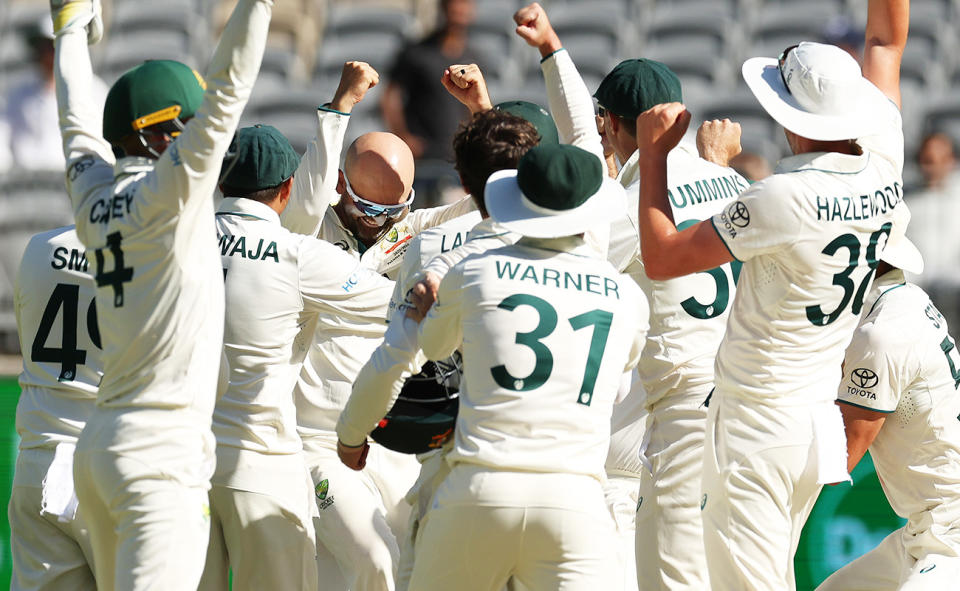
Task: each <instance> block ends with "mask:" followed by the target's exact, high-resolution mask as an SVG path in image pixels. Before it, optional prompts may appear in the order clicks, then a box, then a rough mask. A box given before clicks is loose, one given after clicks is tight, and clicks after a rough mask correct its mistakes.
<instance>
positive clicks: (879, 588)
mask: <svg viewBox="0 0 960 591" xmlns="http://www.w3.org/2000/svg"><path fill="white" fill-rule="evenodd" d="M954 525H955V524H954ZM908 535H909V534H907V533H906V530H905V529H904V528H900V529H898V530H896V531H895V532H893V533H892V534H890V535H889V536H887V537H886V538H884V539H883V541H882V542H880V544H879V545H878V546H877V547H876V548H874V549H873V550H871V551H870V552H867V553H866V554H864V555H863V556H861V557H860V558H857V559H856V560H854V561H853V562H851V563H850V564H848V565H846V566H844V567H843V568H841V569H840V570H838V571H837V572H835V573H833V574H832V575H830V576H829V577H828V578H827V580H826V581H824V582H823V583H821V584H820V586H819V587H817V591H947V590H948V589H957V588H960V556H956V555H954V556H945V555H943V554H932V553H923V554H921V555H920V556H919V557H915V556H913V555H911V553H910V552H909V551H908V550H907V548H906V547H905V546H904V537H905V536H908Z"/></svg>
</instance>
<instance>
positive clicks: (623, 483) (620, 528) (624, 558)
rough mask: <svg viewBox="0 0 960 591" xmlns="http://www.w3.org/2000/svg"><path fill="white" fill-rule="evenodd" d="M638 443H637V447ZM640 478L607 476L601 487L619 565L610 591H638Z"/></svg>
mask: <svg viewBox="0 0 960 591" xmlns="http://www.w3.org/2000/svg"><path fill="white" fill-rule="evenodd" d="M639 443H640V442H637V445H638V446H639ZM640 483H641V480H640V476H639V475H633V476H631V475H627V474H624V473H617V474H610V473H609V472H608V473H607V481H606V483H604V485H603V496H604V498H605V500H606V503H607V507H608V508H609V509H610V513H611V514H612V515H613V522H614V526H615V527H616V556H617V560H618V561H619V566H617V572H618V573H620V575H621V576H620V577H619V578H620V579H621V580H620V583H619V584H617V586H616V587H613V588H611V590H610V591H618V590H620V591H637V566H636V560H635V559H634V554H635V553H636V537H637V532H636V521H637V502H638V501H639V500H640Z"/></svg>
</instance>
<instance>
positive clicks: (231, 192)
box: [221, 181, 287, 203]
mask: <svg viewBox="0 0 960 591" xmlns="http://www.w3.org/2000/svg"><path fill="white" fill-rule="evenodd" d="M285 182H287V181H283V183H285ZM283 183H280V184H279V185H276V186H273V187H267V188H265V189H260V190H259V191H254V192H253V193H243V192H242V191H240V190H238V189H234V188H232V187H229V186H227V185H223V186H222V187H221V190H222V191H223V196H224V197H242V198H243V199H253V200H254V201H259V202H260V203H270V202H271V201H273V200H274V199H276V198H277V195H279V194H280V187H282V186H283Z"/></svg>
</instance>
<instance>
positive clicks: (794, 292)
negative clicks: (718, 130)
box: [712, 103, 903, 405]
mask: <svg viewBox="0 0 960 591" xmlns="http://www.w3.org/2000/svg"><path fill="white" fill-rule="evenodd" d="M887 105H888V107H887V110H886V112H885V113H883V118H882V119H880V120H878V121H877V128H878V134H877V135H875V136H870V137H865V138H861V139H859V140H858V144H859V145H860V146H861V147H862V148H863V155H861V156H852V155H845V154H839V153H822V152H821V153H809V154H799V155H796V156H792V157H790V158H786V159H784V160H782V161H781V162H780V163H779V164H778V165H777V174H775V175H774V176H772V177H769V178H767V179H765V180H762V181H760V182H758V183H756V184H754V185H752V186H751V187H750V188H749V189H747V191H745V192H744V193H743V195H741V196H740V198H739V199H738V200H737V201H734V202H733V203H731V204H730V205H728V206H727V207H726V208H725V209H724V211H723V212H721V213H719V214H717V215H715V216H714V217H713V218H712V221H713V225H714V228H715V229H716V231H717V233H718V234H719V236H720V238H721V239H722V240H723V242H724V243H725V244H726V246H727V247H728V248H729V249H730V252H731V253H732V254H733V256H734V257H736V259H737V260H740V261H743V263H744V264H743V271H742V273H741V275H740V281H739V284H738V286H737V292H738V293H737V297H736V299H735V300H734V302H733V310H732V311H731V313H730V319H729V322H728V324H727V332H726V336H725V337H724V340H723V343H722V344H721V345H720V351H719V353H718V354H717V364H716V379H717V391H718V392H723V393H724V394H733V395H736V396H740V397H743V398H745V399H747V400H751V401H758V402H767V403H772V402H774V401H776V403H777V404H779V405H784V404H787V405H791V404H810V403H815V402H827V401H830V400H832V399H833V395H832V392H833V391H834V389H835V387H836V386H837V385H838V384H839V382H840V365H839V361H840V359H842V357H843V351H844V349H845V348H846V346H847V344H848V343H849V342H850V336H851V334H852V333H853V329H854V328H855V327H856V325H857V321H858V319H859V317H860V314H861V312H862V310H863V302H864V299H865V297H866V295H867V292H868V288H869V286H870V281H871V279H872V277H873V270H874V269H875V268H876V264H877V260H878V258H879V256H880V253H881V251H882V248H883V246H884V245H885V244H886V239H887V236H888V235H889V233H890V227H891V223H890V220H891V219H892V216H893V208H894V207H895V206H896V205H897V203H899V202H900V200H901V198H902V196H903V181H902V180H901V172H902V170H903V129H902V123H901V119H900V112H899V111H898V110H897V108H896V106H895V105H894V104H893V103H887Z"/></svg>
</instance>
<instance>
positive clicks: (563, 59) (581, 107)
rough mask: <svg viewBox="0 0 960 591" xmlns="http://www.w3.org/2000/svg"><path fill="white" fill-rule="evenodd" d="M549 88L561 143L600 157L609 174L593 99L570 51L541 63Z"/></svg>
mask: <svg viewBox="0 0 960 591" xmlns="http://www.w3.org/2000/svg"><path fill="white" fill-rule="evenodd" d="M540 69H541V70H543V79H544V82H545V83H546V85H547V101H548V102H549V105H550V114H551V115H552V116H553V120H554V122H555V123H556V124H557V132H559V134H560V143H562V144H572V145H574V146H577V147H578V148H582V149H584V150H586V151H588V152H590V153H591V154H594V155H596V156H597V157H598V158H599V159H600V161H601V164H602V165H603V167H604V170H606V161H605V160H604V158H603V145H602V144H601V143H600V134H599V133H598V132H597V121H596V119H595V117H594V114H593V97H592V96H591V95H590V90H589V89H587V85H586V84H585V83H584V82H583V78H581V77H580V72H579V71H577V67H576V66H575V65H574V63H573V59H571V57H570V53H569V52H567V50H566V49H558V50H557V51H555V52H554V53H553V54H552V55H550V56H547V57H546V58H544V59H543V60H541V62H540Z"/></svg>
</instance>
